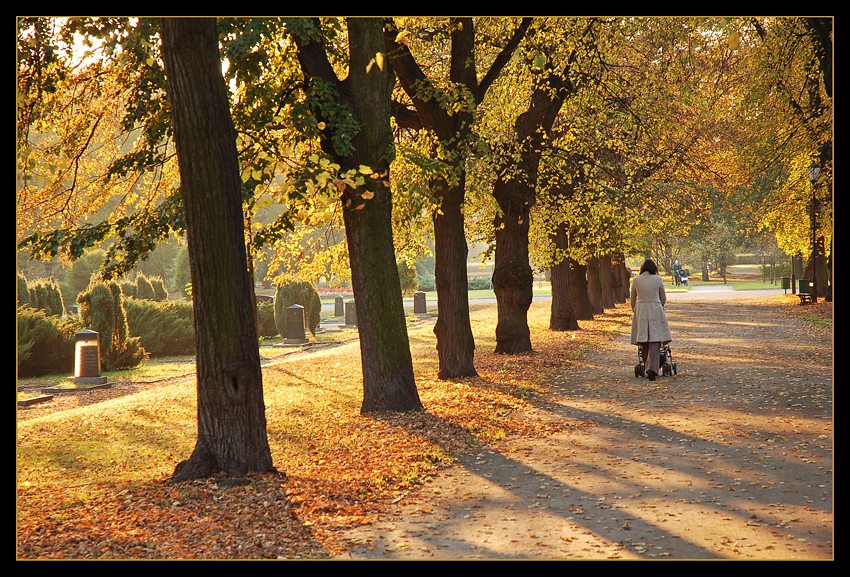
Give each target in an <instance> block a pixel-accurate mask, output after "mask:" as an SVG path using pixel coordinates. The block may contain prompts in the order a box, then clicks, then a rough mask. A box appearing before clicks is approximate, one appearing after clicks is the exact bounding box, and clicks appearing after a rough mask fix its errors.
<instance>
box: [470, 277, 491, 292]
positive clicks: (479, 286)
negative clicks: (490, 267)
mask: <svg viewBox="0 0 850 577" xmlns="http://www.w3.org/2000/svg"><path fill="white" fill-rule="evenodd" d="M466 282H467V290H471V291H474V290H483V289H491V288H493V283H492V282H491V281H490V279H489V278H487V277H486V276H471V277H469V278H468V279H467V281H466Z"/></svg>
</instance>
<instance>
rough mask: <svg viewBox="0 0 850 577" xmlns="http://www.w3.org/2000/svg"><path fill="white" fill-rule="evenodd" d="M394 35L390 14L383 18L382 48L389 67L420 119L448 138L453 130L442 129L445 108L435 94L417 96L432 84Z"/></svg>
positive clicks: (394, 29)
mask: <svg viewBox="0 0 850 577" xmlns="http://www.w3.org/2000/svg"><path fill="white" fill-rule="evenodd" d="M396 37H398V27H397V26H396V24H395V21H394V20H393V19H392V18H387V19H386V20H385V21H384V51H385V52H386V55H387V57H388V58H389V59H390V62H391V63H392V66H393V70H395V73H396V76H397V77H398V80H399V82H401V87H402V88H403V89H404V91H405V93H406V94H407V95H408V96H409V97H410V99H411V100H412V101H413V105H414V106H415V107H416V111H417V112H418V113H419V116H420V118H421V119H422V120H421V122H422V123H423V124H424V125H425V126H427V127H429V128H431V129H433V130H434V131H435V132H437V136H438V137H439V138H440V139H442V140H448V139H449V138H451V137H452V136H453V133H451V132H448V131H447V130H445V129H443V127H446V128H448V125H449V124H450V122H449V120H450V119H449V116H448V114H447V113H446V111H445V110H443V109H442V108H440V105H439V103H438V102H437V100H436V99H435V98H428V99H427V100H426V99H423V98H422V97H421V96H420V93H421V92H423V91H424V92H426V93H428V92H433V91H434V90H435V89H434V85H433V84H431V81H430V80H429V79H428V77H427V76H425V73H424V72H422V68H420V67H419V64H418V63H417V62H416V59H415V58H413V54H412V53H411V52H410V49H409V48H408V47H407V46H406V45H404V44H400V43H398V42H396Z"/></svg>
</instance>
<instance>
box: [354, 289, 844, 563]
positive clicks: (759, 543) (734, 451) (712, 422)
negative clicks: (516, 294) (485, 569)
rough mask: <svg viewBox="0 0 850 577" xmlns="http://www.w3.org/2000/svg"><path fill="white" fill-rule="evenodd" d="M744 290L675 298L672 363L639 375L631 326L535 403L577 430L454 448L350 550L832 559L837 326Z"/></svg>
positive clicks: (359, 553)
mask: <svg viewBox="0 0 850 577" xmlns="http://www.w3.org/2000/svg"><path fill="white" fill-rule="evenodd" d="M771 294H776V291H771ZM744 295H746V297H757V296H760V295H758V294H757V293H755V292H751V291H746V293H744V292H743V291H741V292H737V293H733V295H730V294H729V293H727V292H725V291H722V292H721V291H718V292H713V293H699V294H697V293H695V292H693V291H692V292H690V293H671V295H670V301H669V302H668V305H667V309H668V315H669V318H670V324H671V327H672V329H673V336H674V339H675V340H674V341H673V343H672V347H673V356H674V358H675V360H676V362H677V363H678V367H679V374H678V375H676V376H673V377H661V378H659V380H658V381H655V382H649V381H647V380H644V379H636V378H634V373H633V370H632V367H633V366H634V360H635V355H636V353H635V349H634V347H632V346H630V345H629V344H628V337H627V336H626V335H622V336H621V337H619V338H618V339H617V340H616V341H615V342H614V343H612V345H611V346H610V347H608V348H606V350H604V351H596V352H595V353H593V354H591V355H590V357H589V358H587V359H586V361H584V362H583V363H582V364H581V365H580V366H578V367H576V368H574V369H572V368H571V369H570V370H568V371H567V370H565V371H563V373H562V374H560V375H557V377H556V380H555V382H554V383H553V385H554V387H555V395H554V396H553V399H552V402H551V403H548V404H544V405H541V406H539V407H537V408H536V410H537V411H539V412H540V413H539V414H542V415H543V416H544V417H545V418H549V419H558V420H566V421H567V422H569V423H570V424H571V425H572V426H571V427H569V428H568V430H567V431H565V432H562V433H559V434H556V435H553V436H550V437H545V438H542V439H536V440H528V439H519V440H515V441H512V442H511V443H509V444H508V446H507V448H505V449H504V450H501V451H500V452H496V451H493V450H489V449H485V450H482V451H481V452H479V453H477V454H472V455H469V456H467V457H465V458H463V459H461V461H460V462H459V463H457V464H456V465H454V466H452V467H450V468H449V469H447V470H445V471H444V472H443V473H441V474H440V475H438V476H437V477H435V478H434V479H432V480H431V481H430V482H428V483H427V484H426V486H425V487H424V488H423V489H422V490H421V491H420V492H419V493H417V494H416V495H413V496H411V497H409V498H405V499H403V500H402V501H401V502H400V503H398V504H397V505H395V509H394V510H392V511H391V513H390V514H389V515H388V516H387V517H386V518H385V519H384V520H382V521H381V522H379V523H377V524H375V525H372V526H365V527H361V528H358V529H356V530H353V531H351V532H350V533H349V534H348V536H349V538H350V539H351V541H352V544H353V546H352V550H351V556H353V557H357V558H380V559H390V558H422V559H433V558H451V559H457V558H460V559H466V558H486V559H495V558H511V559H523V558H530V559H544V558H555V559H627V558H643V559H663V558H676V559H694V558H695V559H721V558H725V559H829V558H832V556H833V542H832V539H833V509H832V501H833V484H832V481H833V478H832V476H833V455H832V442H833V434H832V410H833V408H832V383H833V378H832V356H831V355H832V343H831V338H830V334H829V333H828V332H826V331H820V332H817V333H813V332H812V330H811V329H810V328H809V326H808V325H806V324H805V323H806V321H803V320H801V319H787V318H779V317H777V316H776V312H777V310H776V309H775V308H772V307H768V306H765V305H764V304H760V303H758V302H757V301H753V300H751V299H749V298H746V297H745V296H744Z"/></svg>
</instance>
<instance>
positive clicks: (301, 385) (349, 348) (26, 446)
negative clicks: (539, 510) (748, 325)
mask: <svg viewBox="0 0 850 577" xmlns="http://www.w3.org/2000/svg"><path fill="white" fill-rule="evenodd" d="M471 320H472V327H473V331H474V334H475V338H476V368H477V370H478V372H479V376H478V377H474V378H469V379H463V380H457V381H439V380H437V379H436V372H437V355H436V350H435V337H434V334H433V324H432V323H431V322H422V321H419V322H418V323H416V324H412V325H411V326H410V327H409V336H410V347H411V353H412V356H413V360H414V371H415V374H416V383H417V387H418V390H419V395H420V398H421V399H422V402H423V404H424V406H425V408H426V411H424V412H420V413H404V414H385V415H371V416H361V415H360V412H359V410H360V403H361V399H362V380H361V372H360V348H359V345H358V343H357V341H356V340H351V341H349V342H347V343H345V342H342V341H344V339H343V338H342V337H340V338H339V341H340V343H341V344H339V345H338V346H335V347H325V348H320V349H316V350H314V351H313V352H303V353H300V352H299V353H296V354H287V355H285V356H283V357H282V358H281V359H280V360H279V361H278V362H277V363H276V364H274V365H270V366H267V367H265V368H264V369H263V387H264V401H265V407H266V419H267V425H268V438H269V443H270V446H271V451H272V457H273V460H274V464H275V466H276V467H277V468H278V470H280V471H283V472H285V473H286V475H287V476H288V479H287V480H286V482H281V481H279V480H277V479H276V478H273V477H270V478H267V477H261V478H258V479H256V480H255V481H254V482H252V484H251V485H249V486H246V487H237V488H233V489H229V490H228V492H227V493H224V492H222V491H221V490H220V489H219V488H218V487H217V486H215V485H214V484H210V483H212V482H206V483H205V482H198V483H183V484H179V485H169V484H165V483H163V481H164V480H165V479H167V478H168V476H169V475H170V474H171V473H172V471H173V470H174V467H175V466H176V465H177V463H178V462H180V461H181V460H183V459H185V458H186V457H188V456H189V454H190V453H191V451H192V448H193V446H194V443H195V437H196V430H195V429H196V418H197V415H196V411H197V409H196V391H195V386H194V382H193V380H192V379H189V380H185V381H178V382H175V383H173V384H167V385H162V386H158V387H151V388H144V387H140V388H139V389H138V392H133V393H130V394H127V395H125V396H121V397H117V398H112V399H109V400H106V401H103V402H100V403H96V404H90V405H81V406H79V407H76V408H73V409H68V410H65V411H60V412H54V413H49V414H45V415H42V416H37V417H31V418H26V417H25V415H26V413H24V412H22V411H24V410H23V409H21V410H19V413H18V415H19V418H18V423H17V436H18V442H17V481H18V488H19V490H18V554H19V556H21V557H25V558H31V557H42V558H44V557H48V558H52V557H59V556H67V557H91V556H94V557H113V558H127V557H133V558H136V557H155V558H194V557H207V558H229V557H251V558H256V557H265V556H272V557H273V556H275V555H278V554H283V555H285V556H288V557H291V556H297V555H315V554H316V552H315V550H309V548H310V547H317V545H316V543H320V549H321V550H324V551H334V550H335V549H334V548H335V547H337V546H338V545H337V544H335V542H334V541H333V539H332V538H331V537H330V536H332V535H333V534H334V531H338V530H339V529H340V528H342V527H348V526H353V525H356V524H359V523H364V522H371V521H372V520H374V519H375V518H376V517H375V515H376V514H377V513H376V511H377V508H378V506H379V505H380V504H382V503H384V504H386V503H388V502H389V501H391V500H394V499H399V498H401V496H403V495H404V492H405V491H407V490H409V489H410V488H411V487H413V486H415V485H417V484H419V483H420V482H421V481H422V480H423V479H424V478H425V477H427V476H428V475H430V474H432V473H433V472H434V471H436V470H437V469H438V468H439V467H441V466H443V465H444V464H445V463H449V462H451V461H452V460H454V459H455V458H456V457H457V456H459V455H460V454H462V453H464V452H466V451H468V450H470V449H472V448H474V447H478V446H481V445H498V443H500V442H501V441H502V440H504V439H506V438H509V437H512V436H516V435H520V436H522V435H528V436H536V435H543V434H548V433H551V432H553V431H554V429H552V427H553V426H555V425H554V424H546V423H542V422H538V421H535V419H533V418H531V417H529V415H528V414H524V413H523V410H524V409H529V408H531V407H532V405H533V403H535V402H538V401H539V400H540V398H541V397H545V395H546V383H547V382H551V380H552V379H553V375H554V374H555V373H560V372H563V371H564V370H568V369H569V367H570V365H571V364H572V363H573V362H575V360H576V359H578V358H580V357H581V355H583V354H584V352H585V351H587V350H588V349H590V348H593V347H597V346H599V345H600V344H601V343H603V342H605V341H606V340H607V339H609V338H611V337H612V336H613V335H614V334H617V333H623V332H625V331H626V330H627V329H628V323H629V315H628V313H627V312H626V309H625V307H623V306H622V305H621V306H620V308H618V309H616V310H614V311H609V312H608V313H607V314H605V315H603V316H600V317H597V319H596V320H594V321H581V326H582V328H583V329H584V330H582V331H578V332H570V333H556V332H552V331H549V330H548V321H549V304H548V303H534V304H532V306H531V309H530V311H529V326H530V328H531V331H532V335H533V337H532V339H533V344H534V353H530V354H525V355H519V356H516V355H497V354H495V353H493V352H492V351H493V349H494V347H495V337H494V333H495V324H496V320H497V315H496V310H495V305H493V304H486V305H472V306H471ZM335 334H336V335H337V336H338V337H339V336H340V335H341V333H335ZM327 336H330V334H329V335H327ZM272 344H274V343H264V345H263V350H266V348H267V347H268V350H269V351H270V352H273V351H274V347H271V345H272ZM277 350H281V349H277ZM189 365H190V363H189V364H188V365H187V364H186V363H179V362H174V363H172V364H171V365H168V366H169V368H170V369H171V370H172V372H173V373H179V372H182V371H187V370H188V371H191V368H190V366H189ZM166 366H167V364H166V363H158V362H155V361H148V362H146V363H145V366H144V367H143V368H142V369H139V370H137V371H135V372H134V373H133V374H134V375H135V376H136V377H137V378H146V379H147V378H150V377H151V376H153V375H162V376H164V375H165V374H166V372H167V369H166ZM558 426H573V424H570V423H566V424H564V423H562V424H559V425H558ZM229 495H232V497H231V496H229ZM271 502H274V503H278V505H277V506H270V505H269V503H271ZM261 512H262V513H261ZM269 515H271V517H269ZM267 517H268V518H272V519H273V521H274V522H273V523H271V522H270V523H271V524H270V528H269V529H268V531H271V530H274V531H277V532H281V531H283V532H285V531H286V530H288V529H287V527H288V525H287V523H289V524H292V533H291V534H290V535H288V537H287V538H286V539H278V540H277V541H276V544H275V545H274V547H273V548H269V547H272V546H271V545H264V544H263V543H264V542H263V541H262V540H260V539H258V538H256V537H255V534H256V533H257V532H258V531H260V529H259V528H258V527H259V526H261V525H262V523H264V522H265V521H264V519H265V518H267ZM258 524H259V525H258ZM225 526H226V531H225V530H224V529H223V527H225ZM263 531H266V529H263ZM298 531H300V532H301V533H298ZM225 534H226V535H227V537H225V536H221V537H220V535H225ZM233 535H236V536H237V537H239V536H240V535H244V538H243V537H239V538H234V537H233ZM219 537H220V538H219ZM243 545H244V548H243Z"/></svg>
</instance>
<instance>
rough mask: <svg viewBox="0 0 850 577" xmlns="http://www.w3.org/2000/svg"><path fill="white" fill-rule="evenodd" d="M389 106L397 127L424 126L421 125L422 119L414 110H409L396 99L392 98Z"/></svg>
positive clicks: (414, 128) (413, 127) (417, 127)
mask: <svg viewBox="0 0 850 577" xmlns="http://www.w3.org/2000/svg"><path fill="white" fill-rule="evenodd" d="M390 106H391V114H392V116H393V118H395V122H396V124H398V126H399V128H409V129H412V130H420V129H422V128H424V127H423V126H422V119H421V118H419V114H417V113H416V110H411V109H410V108H408V107H407V106H405V105H404V104H402V103H401V102H399V101H397V100H393V101H392V102H391V103H390Z"/></svg>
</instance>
